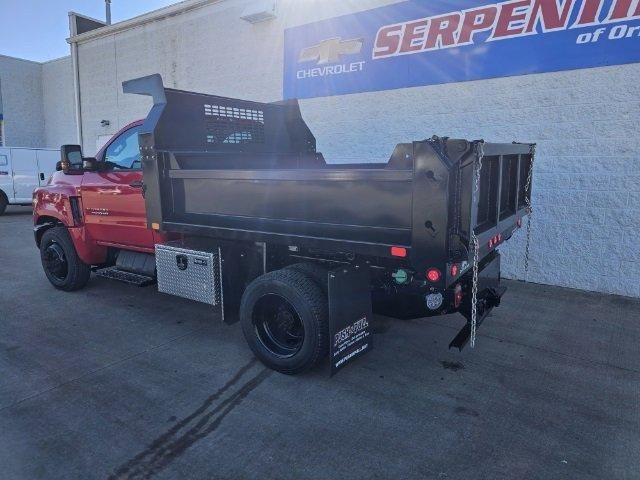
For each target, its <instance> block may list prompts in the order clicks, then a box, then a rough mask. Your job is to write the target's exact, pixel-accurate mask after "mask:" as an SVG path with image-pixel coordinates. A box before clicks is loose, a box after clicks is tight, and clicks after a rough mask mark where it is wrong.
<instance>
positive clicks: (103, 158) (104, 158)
mask: <svg viewBox="0 0 640 480" xmlns="http://www.w3.org/2000/svg"><path fill="white" fill-rule="evenodd" d="M141 128H142V125H132V126H131V127H129V128H127V129H126V130H123V131H122V132H120V133H119V134H118V135H116V136H114V137H113V138H112V139H111V140H109V142H108V143H107V144H106V145H105V146H104V148H103V150H102V155H101V157H100V158H98V159H97V160H98V161H99V162H106V161H107V151H108V150H109V148H111V146H112V145H113V144H114V143H116V142H117V141H118V140H120V139H122V138H123V137H124V136H126V135H129V134H130V132H131V131H132V130H137V131H138V133H136V136H137V135H138V134H139V133H140V129H141ZM139 148H140V141H139V140H138V149H139ZM138 156H140V150H138ZM139 162H140V167H138V168H114V169H113V171H118V172H140V171H142V161H141V160H139Z"/></svg>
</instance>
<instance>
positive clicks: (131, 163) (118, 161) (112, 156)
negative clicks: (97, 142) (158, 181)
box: [104, 126, 142, 170]
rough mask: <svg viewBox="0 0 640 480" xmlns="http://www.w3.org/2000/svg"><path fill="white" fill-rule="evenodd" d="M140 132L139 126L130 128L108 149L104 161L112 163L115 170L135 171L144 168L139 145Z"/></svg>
mask: <svg viewBox="0 0 640 480" xmlns="http://www.w3.org/2000/svg"><path fill="white" fill-rule="evenodd" d="M139 131H140V127H139V126H138V127H133V128H130V129H129V130H127V131H125V132H122V133H121V134H120V136H118V138H116V139H115V140H114V141H113V142H111V144H110V145H109V146H108V147H107V151H106V153H105V156H104V159H105V160H106V161H107V162H110V163H111V166H112V167H113V168H114V169H125V170H135V169H139V168H141V167H142V164H141V163H140V148H139V145H138V133H139Z"/></svg>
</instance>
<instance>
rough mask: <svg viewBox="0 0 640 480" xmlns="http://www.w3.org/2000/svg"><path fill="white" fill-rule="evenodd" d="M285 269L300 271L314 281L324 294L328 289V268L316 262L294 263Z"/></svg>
mask: <svg viewBox="0 0 640 480" xmlns="http://www.w3.org/2000/svg"><path fill="white" fill-rule="evenodd" d="M285 270H293V271H295V272H300V273H302V274H304V275H306V276H307V277H309V278H310V279H311V280H313V281H314V282H316V284H317V285H318V286H319V287H320V288H321V289H322V291H323V292H324V293H325V294H326V293H327V292H328V291H329V270H328V269H327V268H325V267H323V266H322V265H318V264H317V263H294V264H293V265H289V266H288V267H286V268H285Z"/></svg>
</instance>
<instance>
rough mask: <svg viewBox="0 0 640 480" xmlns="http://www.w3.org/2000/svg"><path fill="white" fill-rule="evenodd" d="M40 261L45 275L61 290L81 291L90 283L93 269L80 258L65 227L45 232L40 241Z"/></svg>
mask: <svg viewBox="0 0 640 480" xmlns="http://www.w3.org/2000/svg"><path fill="white" fill-rule="evenodd" d="M40 260H41V261H42V268H44V273H45V275H46V276H47V278H48V279H49V281H50V282H51V284H52V285H53V286H54V287H56V288H58V289H60V290H64V291H67V292H72V291H74V290H80V289H81V288H83V287H84V286H85V285H86V284H87V282H88V281H89V276H90V275H91V267H90V266H89V265H87V264H86V263H84V262H83V261H82V260H80V257H78V254H77V253H76V249H75V247H74V246H73V242H72V241H71V237H70V236H69V232H68V231H67V229H66V228H65V227H53V228H50V229H49V230H47V231H46V232H44V234H43V235H42V239H41V241H40Z"/></svg>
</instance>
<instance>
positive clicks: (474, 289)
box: [471, 141, 484, 348]
mask: <svg viewBox="0 0 640 480" xmlns="http://www.w3.org/2000/svg"><path fill="white" fill-rule="evenodd" d="M483 158H484V141H480V142H478V143H477V158H476V162H475V164H474V166H475V183H474V186H473V203H474V205H475V203H476V197H477V193H478V189H479V186H480V171H481V170H482V159H483ZM471 244H472V247H473V279H472V282H471V348H475V346H476V329H477V327H478V322H477V310H478V308H477V307H478V261H479V259H478V257H479V256H480V242H479V241H478V237H477V236H476V232H475V231H474V230H473V229H471Z"/></svg>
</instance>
